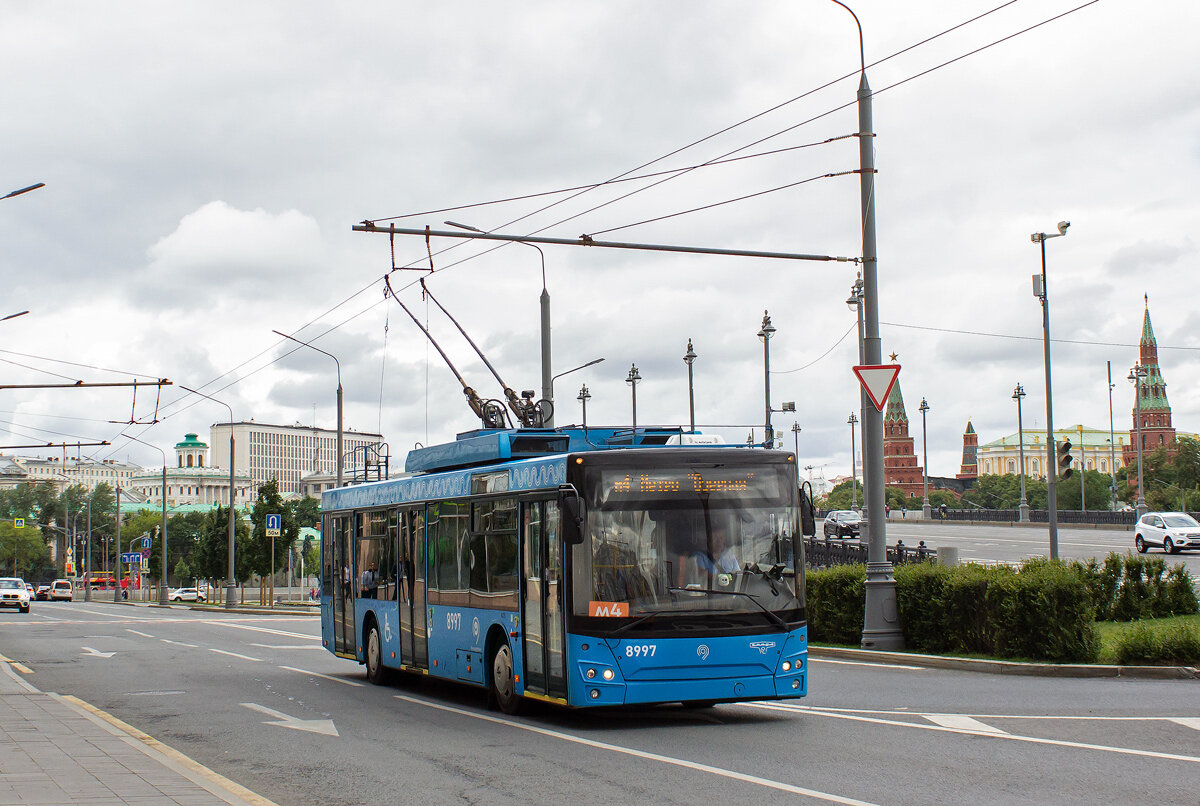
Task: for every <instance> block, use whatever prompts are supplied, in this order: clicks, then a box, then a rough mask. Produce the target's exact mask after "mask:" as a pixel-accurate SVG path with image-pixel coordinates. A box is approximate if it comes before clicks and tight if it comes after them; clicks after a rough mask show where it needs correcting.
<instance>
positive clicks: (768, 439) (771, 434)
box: [758, 311, 775, 448]
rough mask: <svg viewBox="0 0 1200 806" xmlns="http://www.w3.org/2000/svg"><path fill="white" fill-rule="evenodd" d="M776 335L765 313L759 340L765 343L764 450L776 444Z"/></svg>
mask: <svg viewBox="0 0 1200 806" xmlns="http://www.w3.org/2000/svg"><path fill="white" fill-rule="evenodd" d="M774 335H775V326H774V325H772V324H771V317H770V316H769V315H768V314H767V312H766V311H763V318H762V327H761V328H759V330H758V338H759V339H761V340H762V343H763V405H764V407H765V408H766V424H765V425H764V426H763V447H764V448H770V447H771V446H773V445H774V444H775V429H774V428H772V427H771V337H772V336H774Z"/></svg>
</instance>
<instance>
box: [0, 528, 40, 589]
mask: <svg viewBox="0 0 1200 806" xmlns="http://www.w3.org/2000/svg"><path fill="white" fill-rule="evenodd" d="M0 568H3V569H5V572H4V574H5V576H14V577H24V576H28V577H30V578H31V579H39V578H42V577H43V576H47V575H49V574H47V572H48V571H49V572H52V571H53V568H51V567H50V548H49V547H48V546H47V545H46V542H45V541H44V540H43V539H42V533H41V531H40V530H39V529H38V528H37V527H35V526H21V527H18V526H13V522H12V520H11V519H8V520H3V521H0Z"/></svg>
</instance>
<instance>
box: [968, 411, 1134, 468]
mask: <svg viewBox="0 0 1200 806" xmlns="http://www.w3.org/2000/svg"><path fill="white" fill-rule="evenodd" d="M1045 436H1046V435H1045V434H1044V433H1042V432H1038V431H1025V475H1026V476H1028V477H1030V478H1036V479H1044V478H1046V468H1047V467H1051V468H1053V466H1054V463H1053V462H1050V463H1049V464H1047V462H1048V459H1047V455H1046V441H1045V439H1044V438H1045ZM1111 436H1113V437H1115V438H1116V440H1117V442H1116V444H1115V445H1114V444H1113V443H1112V441H1111V439H1110V432H1109V430H1108V429H1107V428H1103V429H1101V428H1092V427H1090V426H1086V425H1082V424H1080V425H1069V426H1067V427H1065V428H1056V429H1054V439H1055V441H1056V442H1059V443H1061V442H1062V441H1063V440H1065V439H1069V440H1071V457H1072V462H1071V467H1072V468H1074V469H1075V470H1076V472H1078V471H1080V470H1083V469H1085V468H1086V469H1087V470H1098V471H1100V472H1101V473H1108V474H1110V475H1111V474H1112V473H1113V472H1114V471H1115V470H1120V469H1121V468H1122V467H1124V466H1125V449H1126V448H1127V447H1128V446H1127V445H1126V444H1125V436H1124V434H1111ZM1020 456H1021V441H1020V439H1019V436H1018V434H1009V435H1007V436H1004V437H1001V438H1000V439H996V440H992V441H991V442H989V443H987V444H986V445H980V446H979V451H978V457H977V461H978V467H979V474H980V475H981V476H1007V475H1016V474H1017V473H1019V472H1020V470H1019V468H1020V466H1021V460H1020Z"/></svg>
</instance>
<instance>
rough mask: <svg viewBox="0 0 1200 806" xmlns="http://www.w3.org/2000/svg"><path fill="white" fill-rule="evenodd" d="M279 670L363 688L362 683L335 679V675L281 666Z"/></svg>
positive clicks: (339, 678)
mask: <svg viewBox="0 0 1200 806" xmlns="http://www.w3.org/2000/svg"><path fill="white" fill-rule="evenodd" d="M279 668H280V669H287V670H288V671H289V672H299V673H300V674H307V675H312V676H313V677H319V678H321V679H322V680H332V681H333V682H335V683H341V684H342V685H344V686H354V687H355V688H362V683H356V682H354V681H353V680H346V679H343V678H341V677H334V676H333V675H328V674H321V673H320V672H310V671H308V670H307V669H297V668H296V667H295V666H280V667H279Z"/></svg>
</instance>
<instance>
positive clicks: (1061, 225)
mask: <svg viewBox="0 0 1200 806" xmlns="http://www.w3.org/2000/svg"><path fill="white" fill-rule="evenodd" d="M1069 226H1071V222H1070V221H1059V222H1058V233H1057V234H1049V235H1047V234H1046V233H1044V232H1035V233H1033V234H1032V235H1030V236H1029V240H1031V241H1033V242H1034V243H1036V244H1039V245H1040V246H1041V248H1042V273H1041V275H1037V274H1035V275H1033V295H1034V296H1035V297H1037V298H1038V299H1040V300H1041V301H1042V355H1043V362H1044V364H1045V367H1046V510H1047V512H1046V520H1047V523H1048V525H1049V533H1050V559H1052V560H1057V559H1058V490H1057V485H1056V483H1055V482H1056V481H1057V479H1058V464H1057V462H1056V461H1055V453H1056V451H1057V448H1058V445H1057V444H1056V443H1055V441H1054V395H1053V393H1052V391H1051V387H1050V299H1049V296H1050V295H1049V294H1048V293H1047V290H1046V241H1047V240H1048V239H1050V238H1061V237H1062V236H1064V235H1066V234H1067V227H1069Z"/></svg>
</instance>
